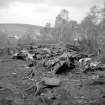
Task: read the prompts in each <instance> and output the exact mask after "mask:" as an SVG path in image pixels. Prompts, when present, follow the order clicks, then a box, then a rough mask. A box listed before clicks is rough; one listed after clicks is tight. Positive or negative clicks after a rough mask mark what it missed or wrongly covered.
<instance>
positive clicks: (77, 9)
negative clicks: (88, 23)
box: [0, 0, 105, 26]
mask: <svg viewBox="0 0 105 105" xmlns="http://www.w3.org/2000/svg"><path fill="white" fill-rule="evenodd" d="M104 1H105V0H0V23H25V24H34V25H42V26H44V25H45V23H46V22H51V23H52V24H54V21H55V17H56V16H57V15H58V14H59V12H60V10H61V9H67V10H68V11H69V17H70V19H73V20H77V21H78V22H80V21H81V20H82V19H83V17H84V16H85V15H86V13H87V12H88V10H89V8H90V7H91V6H93V5H99V6H101V5H103V2H104Z"/></svg>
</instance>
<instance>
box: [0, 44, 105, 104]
mask: <svg viewBox="0 0 105 105" xmlns="http://www.w3.org/2000/svg"><path fill="white" fill-rule="evenodd" d="M11 50H12V49H11ZM11 52H12V53H11V55H10V57H9V59H10V61H8V62H7V61H5V59H4V60H0V62H1V63H5V62H6V63H10V66H11V69H15V70H14V71H12V72H11V73H8V74H6V75H0V105H105V101H104V100H105V64H104V57H96V56H94V54H88V53H87V54H86V53H85V52H82V51H81V50H80V48H79V47H76V46H69V47H67V46H64V47H59V46H56V45H53V46H52V45H50V46H31V47H29V48H20V49H16V50H15V51H11ZM11 62H12V63H11ZM17 62H18V63H19V64H18V65H21V66H17V64H16V65H15V66H14V67H15V68H12V66H13V65H14V63H17Z"/></svg>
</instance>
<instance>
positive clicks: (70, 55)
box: [12, 45, 104, 74]
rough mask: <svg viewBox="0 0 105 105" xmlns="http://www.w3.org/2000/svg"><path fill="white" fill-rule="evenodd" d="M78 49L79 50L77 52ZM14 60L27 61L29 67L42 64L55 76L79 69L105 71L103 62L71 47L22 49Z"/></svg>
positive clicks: (14, 56) (13, 56)
mask: <svg viewBox="0 0 105 105" xmlns="http://www.w3.org/2000/svg"><path fill="white" fill-rule="evenodd" d="M76 49H77V50H76ZM12 58H13V59H19V60H25V61H26V62H27V66H29V67H33V66H35V65H37V64H38V63H40V64H42V65H43V67H45V68H46V69H47V70H48V71H51V72H53V73H55V74H59V73H63V72H66V71H68V70H69V71H70V70H73V69H75V68H77V67H78V68H79V69H80V70H81V71H83V72H86V71H94V70H96V69H97V70H98V69H99V70H104V65H102V62H98V61H97V60H94V58H93V57H91V55H90V54H86V53H83V52H80V51H79V48H77V47H75V46H74V47H73V46H71V47H70V45H69V47H65V48H64V47H63V48H59V47H56V46H53V47H52V46H50V47H41V46H37V47H32V48H31V49H22V50H19V51H17V52H15V53H14V54H13V55H12Z"/></svg>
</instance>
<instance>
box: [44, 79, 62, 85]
mask: <svg viewBox="0 0 105 105" xmlns="http://www.w3.org/2000/svg"><path fill="white" fill-rule="evenodd" d="M42 82H43V83H44V85H49V86H59V85H60V83H61V81H60V80H59V79H58V78H54V77H53V78H49V77H44V78H42Z"/></svg>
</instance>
